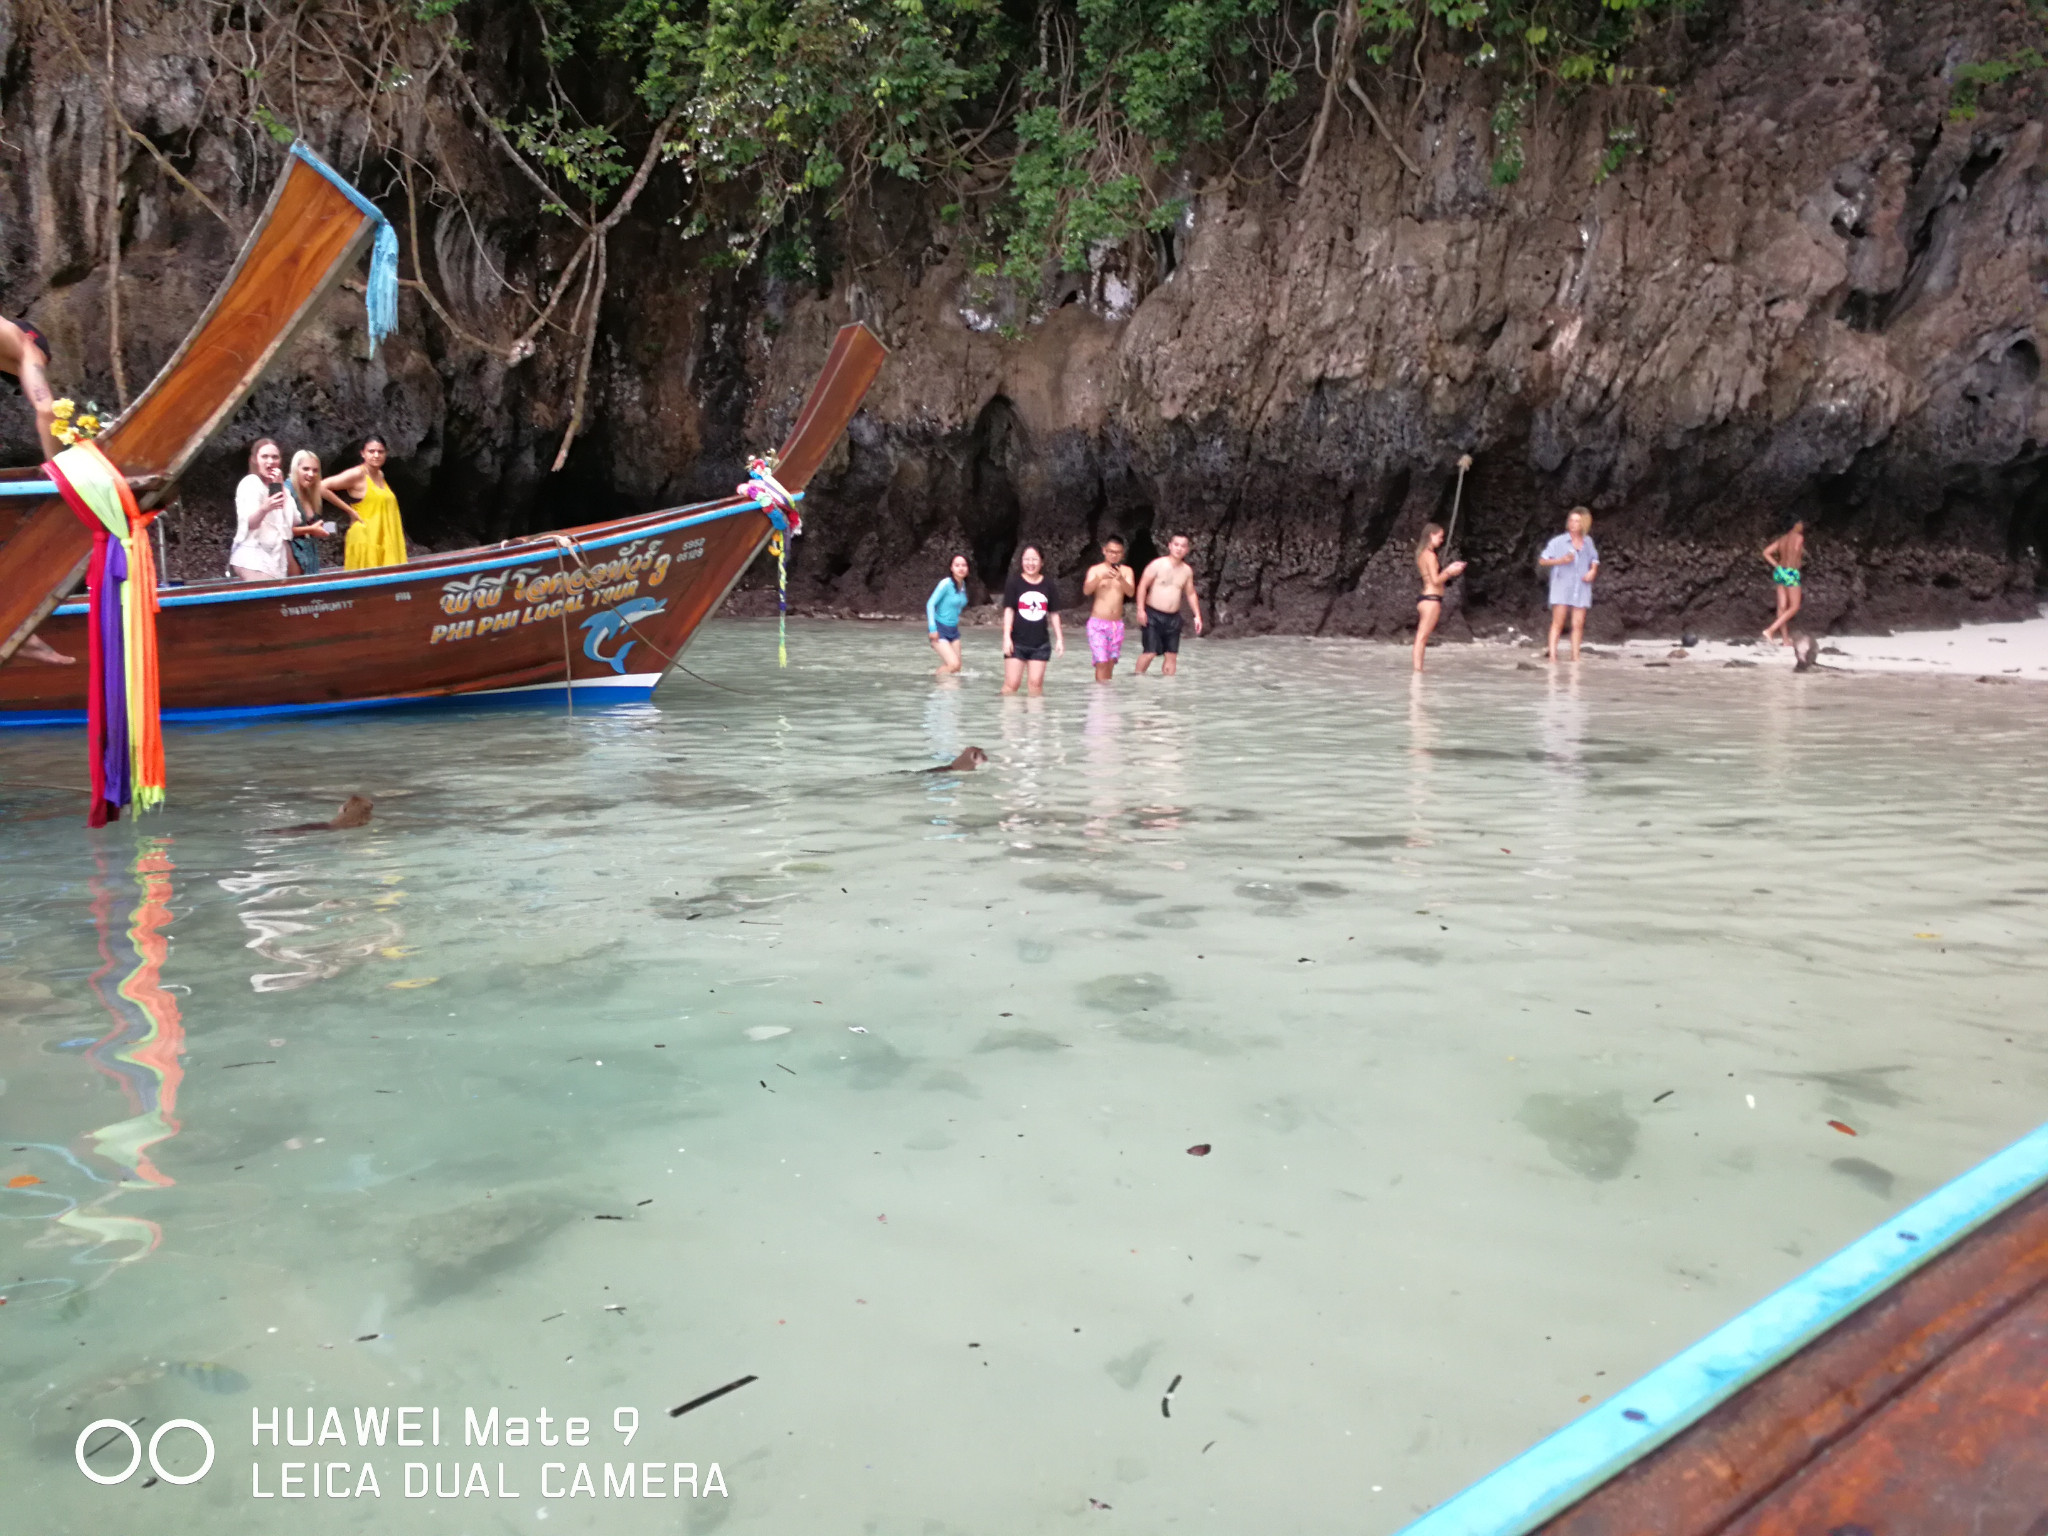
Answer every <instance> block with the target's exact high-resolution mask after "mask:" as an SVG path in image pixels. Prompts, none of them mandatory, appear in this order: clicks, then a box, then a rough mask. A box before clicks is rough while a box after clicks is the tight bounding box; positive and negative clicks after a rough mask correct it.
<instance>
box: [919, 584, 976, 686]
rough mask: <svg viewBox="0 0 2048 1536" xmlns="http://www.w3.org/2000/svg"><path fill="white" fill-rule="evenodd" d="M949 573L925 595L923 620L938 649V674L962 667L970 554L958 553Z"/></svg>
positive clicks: (944, 673) (933, 647)
mask: <svg viewBox="0 0 2048 1536" xmlns="http://www.w3.org/2000/svg"><path fill="white" fill-rule="evenodd" d="M948 570H949V574H948V575H946V576H943V577H941V578H940V579H939V584H938V585H937V586H936V587H933V588H932V595H931V596H930V597H928V598H926V599H925V604H924V624H925V628H926V629H927V630H929V631H930V632H931V633H930V639H931V643H932V649H933V650H935V651H937V652H938V653H939V676H941V677H944V676H945V675H946V674H947V673H949V672H958V671H959V670H960V615H961V614H962V613H963V612H964V611H966V608H967V557H966V556H965V555H955V556H954V557H953V563H952V565H951V566H950V567H949V568H948Z"/></svg>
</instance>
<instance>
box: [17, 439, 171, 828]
mask: <svg viewBox="0 0 2048 1536" xmlns="http://www.w3.org/2000/svg"><path fill="white" fill-rule="evenodd" d="M43 468H44V469H45V470H46V471H47V472H48V474H49V476H50V479H51V480H52V481H54V482H55V483H56V486H57V491H58V494H59V495H61V496H62V497H63V498H64V500H65V503H66V504H67V505H68V506H69V507H70V508H71V510H72V511H73V512H74V513H76V514H77V516H78V520H79V521H80V522H82V523H84V524H85V525H86V527H88V528H90V529H91V530H92V555H91V557H90V559H89V560H88V563H87V565H86V571H85V590H86V611H87V621H86V627H87V629H88V631H89V633H90V641H89V644H88V648H87V673H88V676H87V678H86V732H87V739H88V743H89V748H90V751H91V755H92V809H91V811H90V812H89V813H88V814H87V816H86V824H87V825H88V826H94V827H103V826H105V825H106V824H107V823H108V822H109V821H112V820H117V819H118V818H119V817H120V814H121V807H122V806H124V805H128V804H130V803H131V802H132V803H133V805H134V806H135V812H136V814H137V815H140V814H141V813H142V812H144V811H147V810H151V809H154V808H156V807H158V806H161V805H162V804H163V801H164V735H163V721H162V718H161V715H160V713H159V709H158V691H157V654H156V613H157V596H156V561H155V558H154V557H153V555H152V554H151V552H150V547H149V535H148V528H149V524H150V522H151V521H152V520H153V519H154V518H155V516H156V514H155V513H154V512H152V513H150V514H148V515H147V516H145V515H144V514H143V513H142V511H141V510H140V509H139V508H138V507H137V506H136V505H135V495H134V493H133V492H132V491H130V490H129V489H128V480H127V477H126V476H125V475H123V474H122V473H121V472H120V471H119V470H118V469H116V468H115V467H114V466H113V464H112V463H110V462H109V461H108V459H107V456H106V455H105V454H104V453H102V452H100V450H99V449H98V448H97V447H95V446H94V445H93V444H91V443H79V444H77V445H76V446H75V447H71V448H66V449H65V450H64V451H63V452H62V453H60V454H58V455H57V457H56V458H54V459H52V460H51V461H50V462H49V463H47V464H45V465H44V466H43Z"/></svg>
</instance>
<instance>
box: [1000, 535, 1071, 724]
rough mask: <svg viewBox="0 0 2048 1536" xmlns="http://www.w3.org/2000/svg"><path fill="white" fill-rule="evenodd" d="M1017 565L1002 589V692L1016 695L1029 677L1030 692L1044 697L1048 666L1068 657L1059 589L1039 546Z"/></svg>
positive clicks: (1031, 547)
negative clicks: (1048, 633) (1019, 686)
mask: <svg viewBox="0 0 2048 1536" xmlns="http://www.w3.org/2000/svg"><path fill="white" fill-rule="evenodd" d="M1017 563H1018V565H1019V566H1020V567H1021V569H1020V570H1019V572H1018V574H1017V575H1015V576H1012V577H1011V578H1010V580H1009V584H1008V585H1007V586H1005V587H1004V588H1003V692H1005V693H1015V692H1016V691H1017V688H1018V685H1019V684H1021V683H1022V682H1023V681H1024V679H1025V677H1026V676H1027V675H1028V676H1029V677H1030V679H1031V691H1032V692H1033V693H1044V692H1045V664H1046V663H1047V662H1048V661H1051V660H1052V659H1053V657H1055V656H1064V655H1066V654H1067V637H1066V635H1065V634H1063V633H1062V632H1061V630H1060V614H1059V607H1060V593H1059V588H1058V587H1055V586H1054V585H1053V584H1052V578H1051V577H1049V576H1047V575H1046V574H1045V556H1044V555H1043V554H1042V553H1040V551H1039V548H1038V546H1037V545H1036V544H1026V545H1025V546H1024V553H1023V555H1022V556H1021V557H1020V558H1019V559H1018V562H1017ZM1048 629H1050V630H1051V632H1052V638H1051V641H1050V643H1048V641H1047V639H1046V631H1047V630H1048Z"/></svg>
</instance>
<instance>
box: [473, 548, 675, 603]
mask: <svg viewBox="0 0 2048 1536" xmlns="http://www.w3.org/2000/svg"><path fill="white" fill-rule="evenodd" d="M663 542H664V541H663V540H662V539H659V538H655V539H635V540H633V541H632V542H631V543H630V544H625V545H622V546H620V548H619V549H618V550H617V551H615V552H614V553H613V554H612V555H611V556H610V557H609V558H607V559H605V560H602V561H599V562H596V563H591V562H588V561H586V562H584V563H582V564H570V563H568V562H569V561H572V560H574V558H575V557H574V556H573V555H571V554H569V553H567V552H566V551H565V553H564V555H563V556H562V557H561V558H560V559H558V560H557V561H556V564H555V566H554V567H553V568H552V569H551V568H549V567H547V566H545V565H522V566H517V567H515V568H514V569H512V570H509V571H493V572H491V573H490V574H488V575H481V574H479V575H473V576H464V577H461V578H459V579H457V580H455V581H449V582H444V583H442V585H441V611H442V612H443V613H446V614H463V613H470V612H472V611H475V610H479V609H485V610H488V609H492V608H496V607H498V606H499V605H500V604H502V603H503V602H504V601H505V596H506V594H507V592H509V593H510V594H511V597H512V601H513V602H515V603H523V604H528V605H538V604H541V603H552V602H553V601H554V600H555V599H557V598H564V597H589V598H590V599H591V600H592V601H593V602H595V603H598V604H604V603H614V602H619V601H622V600H623V599H625V598H628V597H630V596H632V595H633V593H634V592H636V591H638V590H639V588H640V584H641V582H642V580H643V579H644V580H645V582H646V584H647V585H648V586H650V587H658V586H660V585H661V583H662V581H663V580H664V579H665V578H666V577H667V575H668V571H669V566H670V565H672V564H674V563H675V562H677V561H682V560H697V559H701V558H702V557H703V554H704V540H703V539H701V538H698V539H691V540H689V541H688V542H686V543H685V544H684V545H683V547H682V549H681V550H680V551H678V552H677V553H675V554H673V555H671V554H668V553H665V552H664V551H663V549H662V544H663ZM577 606H578V607H582V606H585V605H584V604H580V603H579V604H578V605H577ZM558 611H574V610H558Z"/></svg>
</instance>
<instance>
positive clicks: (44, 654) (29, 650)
mask: <svg viewBox="0 0 2048 1536" xmlns="http://www.w3.org/2000/svg"><path fill="white" fill-rule="evenodd" d="M21 654H22V655H24V656H33V657H34V658H35V659H36V660H37V661H47V662H49V663H50V665H52V666H55V667H69V666H75V665H77V663H78V658H77V657H76V656H66V655H65V654H64V653H63V652H62V651H59V650H53V649H52V648H51V646H50V644H49V642H48V641H45V640H41V639H38V638H37V637H36V636H34V635H30V636H29V637H28V638H27V639H26V640H24V641H22V643H21Z"/></svg>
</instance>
